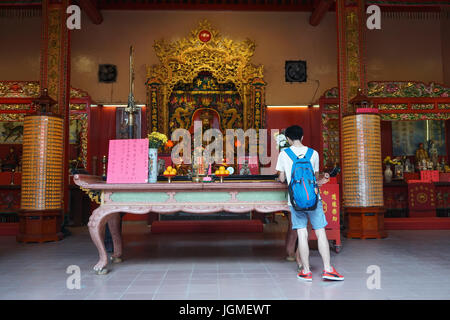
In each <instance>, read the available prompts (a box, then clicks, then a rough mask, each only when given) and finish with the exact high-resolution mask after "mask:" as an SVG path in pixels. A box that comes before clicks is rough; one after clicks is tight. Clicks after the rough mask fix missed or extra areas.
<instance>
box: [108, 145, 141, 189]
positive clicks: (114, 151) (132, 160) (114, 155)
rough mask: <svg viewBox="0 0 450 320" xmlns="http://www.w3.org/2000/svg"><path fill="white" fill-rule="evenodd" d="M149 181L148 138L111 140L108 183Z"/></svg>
mask: <svg viewBox="0 0 450 320" xmlns="http://www.w3.org/2000/svg"><path fill="white" fill-rule="evenodd" d="M147 182H148V139H122V140H110V141H109V153H108V173H107V175H106V183H147Z"/></svg>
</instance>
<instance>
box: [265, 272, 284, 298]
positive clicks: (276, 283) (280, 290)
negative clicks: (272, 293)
mask: <svg viewBox="0 0 450 320" xmlns="http://www.w3.org/2000/svg"><path fill="white" fill-rule="evenodd" d="M263 265H264V268H265V269H266V271H267V272H269V270H268V269H267V265H266V263H263ZM269 274H270V278H271V279H272V281H273V283H275V286H276V287H277V289H278V291H279V293H280V296H281V297H282V298H283V299H287V297H286V295H285V294H284V292H283V290H282V289H281V287H280V285H279V283H278V281H276V280H275V278H274V277H273V275H272V273H271V272H269Z"/></svg>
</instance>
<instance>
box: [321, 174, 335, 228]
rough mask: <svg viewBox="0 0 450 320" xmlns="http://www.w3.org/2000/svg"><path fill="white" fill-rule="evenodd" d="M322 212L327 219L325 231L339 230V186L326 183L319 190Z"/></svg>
mask: <svg viewBox="0 0 450 320" xmlns="http://www.w3.org/2000/svg"><path fill="white" fill-rule="evenodd" d="M320 196H321V197H322V204H323V212H324V213H325V217H326V218H327V222H328V225H327V226H326V229H337V230H339V228H340V225H339V209H340V207H339V185H338V184H330V183H327V184H325V185H323V186H322V187H321V188H320Z"/></svg>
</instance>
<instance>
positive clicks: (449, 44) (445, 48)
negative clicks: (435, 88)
mask: <svg viewBox="0 0 450 320" xmlns="http://www.w3.org/2000/svg"><path fill="white" fill-rule="evenodd" d="M447 15H448V16H447V18H446V19H442V20H441V41H442V70H443V73H444V83H445V84H446V85H448V86H450V9H449V10H448V11H447Z"/></svg>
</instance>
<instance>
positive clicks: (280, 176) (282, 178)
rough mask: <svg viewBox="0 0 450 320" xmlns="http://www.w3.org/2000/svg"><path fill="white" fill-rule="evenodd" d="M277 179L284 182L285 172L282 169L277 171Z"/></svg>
mask: <svg viewBox="0 0 450 320" xmlns="http://www.w3.org/2000/svg"><path fill="white" fill-rule="evenodd" d="M278 181H280V182H281V183H284V182H285V181H286V174H285V173H284V171H278Z"/></svg>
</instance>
